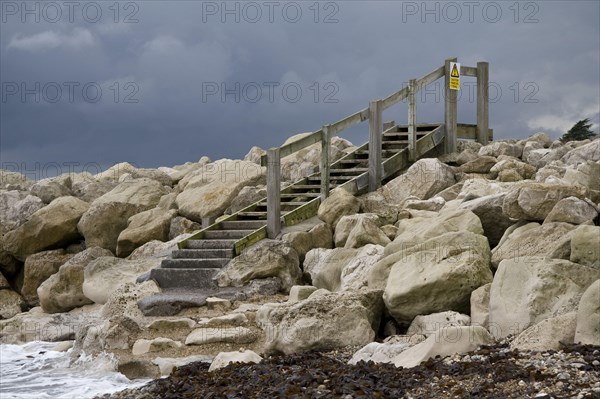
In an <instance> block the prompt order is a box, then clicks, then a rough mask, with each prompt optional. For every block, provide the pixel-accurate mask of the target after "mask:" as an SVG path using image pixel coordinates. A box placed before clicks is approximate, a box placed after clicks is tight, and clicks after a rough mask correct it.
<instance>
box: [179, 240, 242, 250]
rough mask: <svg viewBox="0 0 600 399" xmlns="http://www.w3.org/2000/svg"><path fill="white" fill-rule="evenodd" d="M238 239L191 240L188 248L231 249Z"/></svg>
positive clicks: (188, 242)
mask: <svg viewBox="0 0 600 399" xmlns="http://www.w3.org/2000/svg"><path fill="white" fill-rule="evenodd" d="M236 242H237V240H234V239H232V240H189V241H187V249H231V248H233V246H234V245H235V243H236Z"/></svg>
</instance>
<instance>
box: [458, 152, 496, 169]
mask: <svg viewBox="0 0 600 399" xmlns="http://www.w3.org/2000/svg"><path fill="white" fill-rule="evenodd" d="M497 162H498V160H497V159H496V158H495V157H491V156H489V155H483V156H479V157H477V158H475V159H473V160H472V161H469V162H467V163H464V164H462V165H461V166H460V168H459V169H460V171H461V172H464V173H488V172H489V171H490V169H492V167H493V166H494V165H496V163H497Z"/></svg>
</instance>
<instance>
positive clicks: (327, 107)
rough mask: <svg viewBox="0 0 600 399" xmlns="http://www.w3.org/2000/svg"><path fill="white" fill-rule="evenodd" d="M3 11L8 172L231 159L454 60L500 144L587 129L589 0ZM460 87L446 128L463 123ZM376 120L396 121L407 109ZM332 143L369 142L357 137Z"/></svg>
mask: <svg viewBox="0 0 600 399" xmlns="http://www.w3.org/2000/svg"><path fill="white" fill-rule="evenodd" d="M0 4H1V13H2V14H1V32H0V33H1V34H0V36H1V38H0V67H1V70H0V75H1V76H0V80H1V83H2V98H1V115H0V120H1V121H0V129H1V132H0V133H1V142H0V146H1V162H2V167H4V168H5V169H14V168H15V165H16V164H19V165H20V166H19V167H20V168H23V169H36V168H43V167H44V165H49V164H50V165H54V164H56V165H59V166H60V167H62V168H63V169H65V170H63V171H67V170H66V169H68V168H69V167H70V168H72V169H74V170H77V171H79V170H82V169H83V168H85V165H86V164H87V165H89V164H93V165H99V167H101V168H106V167H108V166H110V165H112V164H114V163H117V162H122V161H128V162H131V163H133V164H135V165H137V166H140V167H158V166H172V165H175V164H180V163H184V162H186V161H196V160H198V159H199V158H200V157H201V156H202V155H208V156H210V157H211V158H212V159H218V158H222V157H228V158H239V157H242V156H243V155H244V154H245V153H246V152H247V151H248V150H249V149H250V147H251V146H252V145H259V146H261V147H263V148H266V147H270V146H275V145H279V144H281V143H282V142H283V141H284V140H285V138H286V137H288V136H290V135H292V134H295V133H299V132H305V131H314V130H317V129H318V128H319V127H320V126H322V125H323V124H326V123H332V122H335V121H337V120H339V119H341V118H342V117H345V116H346V115H349V114H351V113H353V112H356V111H358V110H360V109H362V108H364V107H366V106H367V105H368V101H369V100H371V99H376V98H382V97H385V96H387V95H389V94H390V93H392V92H394V91H396V90H398V89H400V88H401V87H402V85H403V84H406V82H407V81H408V80H409V79H411V78H419V77H421V76H422V75H424V74H426V73H428V72H430V71H432V70H433V69H435V68H437V67H438V66H441V65H442V64H443V61H444V59H445V58H448V57H454V56H456V57H458V58H459V61H460V62H461V63H462V64H463V65H470V66H475V65H476V62H477V61H488V62H489V63H490V81H491V85H492V87H491V88H490V96H491V97H492V98H491V104H490V124H491V127H492V128H493V129H494V131H495V135H496V137H498V138H522V137H526V136H527V135H530V134H532V133H535V132H537V131H546V132H547V133H548V134H550V135H551V136H552V137H553V138H557V137H559V136H560V135H561V134H562V133H563V132H564V131H565V130H566V129H568V128H569V127H570V126H571V125H573V124H574V123H575V122H576V121H577V120H579V119H583V118H586V117H587V118H590V119H592V121H593V122H594V123H595V126H594V128H595V130H596V131H598V123H599V112H600V111H599V110H600V72H599V71H600V26H599V24H600V2H598V1H564V2H563V1H522V2H515V1H496V2H479V1H457V2H452V1H450V2H435V1H429V2H421V1H418V2H411V1H320V2H316V1H296V2H278V1H256V2H252V1H249V2H248V1H244V2H235V1H229V2H222V1H217V2H210V1H208V2H207V1H130V2H129V1H121V2H119V3H115V2H114V1H95V2H83V1H74V2H67V1H56V2H47V1H44V2H27V3H23V2H21V1H16V2H15V1H6V0H2V1H0ZM464 81H465V82H466V84H467V85H466V86H464V87H463V90H462V92H461V100H460V103H459V122H466V123H469V122H470V123H473V122H474V121H475V117H474V114H475V102H474V100H475V98H474V96H473V95H472V93H470V92H471V91H472V89H473V88H474V86H470V85H469V83H468V82H469V80H468V79H465V80H464ZM438 83H439V86H437V87H436V86H434V87H431V88H430V89H429V90H430V91H429V92H427V94H426V95H421V97H418V100H419V103H418V112H417V118H418V121H420V122H435V121H441V120H442V119H443V97H442V91H443V90H442V86H441V81H438ZM472 83H474V82H472ZM384 117H385V119H395V120H396V121H398V122H402V121H405V120H406V104H400V105H398V106H395V107H393V108H391V109H390V110H388V111H386V113H385V114H384ZM343 137H346V138H348V139H350V140H351V141H353V142H354V143H356V144H360V143H362V142H364V141H367V126H360V128H357V129H353V130H352V131H350V132H348V133H347V134H343ZM36 163H37V164H39V165H41V166H36ZM69 165H75V166H69ZM88 169H89V168H88ZM92 169H93V168H92ZM47 170H48V172H43V173H49V174H51V173H52V172H50V171H49V170H50V169H47ZM90 171H93V170H91V169H90ZM41 177H43V175H42V176H41Z"/></svg>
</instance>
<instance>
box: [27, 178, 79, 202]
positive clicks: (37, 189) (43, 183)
mask: <svg viewBox="0 0 600 399" xmlns="http://www.w3.org/2000/svg"><path fill="white" fill-rule="evenodd" d="M29 191H30V192H31V194H32V195H35V196H36V197H38V198H40V199H41V200H42V201H43V202H44V203H45V204H49V203H51V202H52V201H54V200H55V199H57V198H58V197H64V196H67V195H72V193H71V190H70V189H69V187H67V185H65V184H61V183H60V181H58V180H57V179H52V178H50V179H43V180H40V181H38V182H36V183H35V184H34V185H33V186H31V188H30V189H29Z"/></svg>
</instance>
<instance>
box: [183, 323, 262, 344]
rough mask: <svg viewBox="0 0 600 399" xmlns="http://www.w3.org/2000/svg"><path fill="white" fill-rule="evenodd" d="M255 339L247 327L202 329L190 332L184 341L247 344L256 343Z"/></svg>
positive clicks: (190, 342)
mask: <svg viewBox="0 0 600 399" xmlns="http://www.w3.org/2000/svg"><path fill="white" fill-rule="evenodd" d="M256 338H257V337H256V334H255V333H254V332H253V331H252V330H251V329H249V328H247V327H218V328H216V327H202V328H197V329H195V330H194V331H192V332H191V333H190V334H189V335H188V336H187V338H186V339H185V344H186V345H204V344H212V343H231V344H249V343H252V342H254V341H256Z"/></svg>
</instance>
